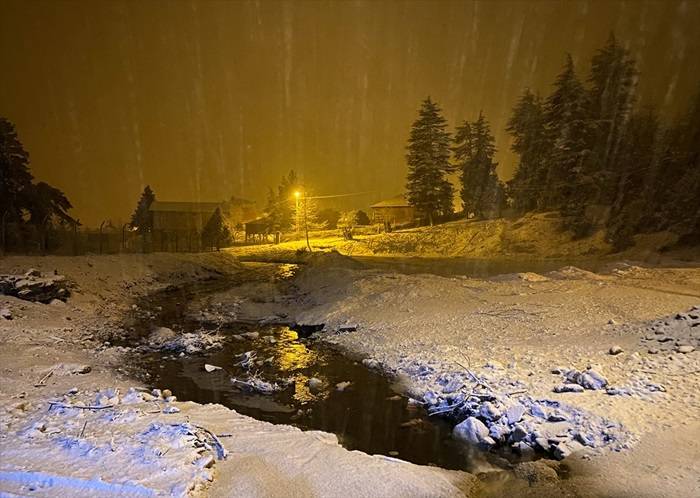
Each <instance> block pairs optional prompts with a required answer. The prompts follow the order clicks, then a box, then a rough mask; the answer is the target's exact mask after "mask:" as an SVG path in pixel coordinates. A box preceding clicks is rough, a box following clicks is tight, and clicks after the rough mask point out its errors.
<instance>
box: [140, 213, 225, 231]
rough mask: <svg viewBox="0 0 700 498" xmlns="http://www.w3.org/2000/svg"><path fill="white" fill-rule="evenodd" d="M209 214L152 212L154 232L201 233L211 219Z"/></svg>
mask: <svg viewBox="0 0 700 498" xmlns="http://www.w3.org/2000/svg"><path fill="white" fill-rule="evenodd" d="M212 214H213V212H211V213H191V212H181V211H154V212H153V229H154V230H196V231H201V230H202V228H204V225H205V224H206V223H207V221H208V220H209V218H211V215H212Z"/></svg>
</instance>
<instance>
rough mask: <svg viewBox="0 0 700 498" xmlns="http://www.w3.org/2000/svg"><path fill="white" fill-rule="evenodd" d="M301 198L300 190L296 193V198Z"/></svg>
mask: <svg viewBox="0 0 700 498" xmlns="http://www.w3.org/2000/svg"><path fill="white" fill-rule="evenodd" d="M300 196H301V192H299V191H298V190H297V191H296V192H294V197H296V198H297V199H298V198H299V197H300Z"/></svg>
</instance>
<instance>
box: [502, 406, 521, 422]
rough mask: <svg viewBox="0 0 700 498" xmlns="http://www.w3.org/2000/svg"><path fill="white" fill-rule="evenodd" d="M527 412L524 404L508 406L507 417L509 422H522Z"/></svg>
mask: <svg viewBox="0 0 700 498" xmlns="http://www.w3.org/2000/svg"><path fill="white" fill-rule="evenodd" d="M524 414H525V407H524V406H523V405H520V404H518V405H511V406H509V407H508V408H506V418H507V419H508V423H509V424H515V423H517V422H520V420H521V419H522V418H523V415H524Z"/></svg>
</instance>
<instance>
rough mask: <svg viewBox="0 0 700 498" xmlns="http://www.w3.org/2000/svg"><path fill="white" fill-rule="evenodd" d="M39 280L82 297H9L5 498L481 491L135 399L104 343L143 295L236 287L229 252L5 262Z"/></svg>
mask: <svg viewBox="0 0 700 498" xmlns="http://www.w3.org/2000/svg"><path fill="white" fill-rule="evenodd" d="M28 268H36V269H38V270H39V271H40V272H45V273H46V274H50V275H53V274H54V273H56V274H60V275H65V276H66V278H67V280H68V281H69V282H70V284H69V285H68V289H69V290H70V293H71V296H70V297H69V298H68V299H67V301H66V302H63V301H53V302H52V303H51V304H41V303H34V302H29V301H26V300H21V299H18V298H16V297H10V296H2V297H0V311H1V312H2V316H0V340H1V341H2V344H3V347H2V348H0V365H1V369H0V406H1V408H0V495H2V496H91V497H92V496H195V495H197V496H199V495H206V496H217V497H218V496H246V497H248V496H261V497H262V496H265V497H268V496H285V497H287V496H343V497H345V496H349V495H352V496H387V497H389V496H397V495H401V496H436V497H437V496H465V495H469V494H471V491H472V490H473V489H474V487H475V478H474V477H473V476H471V475H470V474H467V473H465V472H456V471H446V470H443V469H439V468H434V467H421V466H417V465H413V464H409V463H406V462H402V461H398V460H395V459H391V458H387V457H382V456H370V455H367V454H364V453H361V452H357V451H348V450H346V449H344V448H342V447H341V446H340V445H339V444H338V441H337V439H336V438H335V436H333V435H329V434H325V433H320V432H302V431H300V430H298V429H295V428H293V427H289V426H276V425H271V424H268V423H265V422H260V421H257V420H254V419H251V418H249V417H245V416H242V415H239V414H237V413H236V412H234V411H232V410H229V409H227V408H225V407H223V406H220V405H198V404H195V403H186V402H180V401H178V400H177V399H173V398H169V397H168V396H167V395H168V394H170V393H167V392H165V391H163V392H161V393H155V396H154V395H153V394H151V393H148V392H145V391H143V390H142V389H139V386H136V389H132V388H131V386H132V385H133V380H131V379H129V378H128V377H127V376H126V374H125V371H124V370H123V368H122V367H123V365H124V363H125V362H126V361H128V360H129V356H128V354H127V352H126V351H125V350H124V348H122V347H114V346H112V345H110V344H109V343H108V342H105V339H106V338H110V337H113V336H119V333H120V328H119V327H120V320H121V318H122V317H123V315H124V313H125V312H126V311H127V310H130V309H131V306H132V302H133V299H135V298H137V297H139V296H143V295H145V294H147V293H150V292H154V291H156V290H159V289H163V288H165V287H167V286H169V285H188V284H189V283H193V282H196V281H209V280H212V279H216V278H222V277H223V278H230V279H234V280H235V279H236V278H238V277H239V276H240V274H241V273H242V272H244V271H246V269H244V268H242V267H241V265H239V264H238V263H237V262H236V261H235V259H234V258H232V257H231V256H230V255H228V254H226V253H218V254H202V255H172V254H154V255H123V256H104V257H90V256H89V257H79V258H53V257H46V258H32V257H10V258H6V259H2V260H0V274H3V273H8V274H22V273H24V272H25V271H26V270H27V269H28ZM164 387H165V386H164ZM164 395H165V396H164ZM217 440H218V443H217ZM219 443H220V445H221V446H223V448H224V450H225V453H226V456H225V458H224V456H223V452H222V451H221V447H220V446H219Z"/></svg>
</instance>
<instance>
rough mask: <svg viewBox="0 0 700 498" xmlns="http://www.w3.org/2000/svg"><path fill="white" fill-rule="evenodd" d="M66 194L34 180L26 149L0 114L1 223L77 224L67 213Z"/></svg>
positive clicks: (42, 226)
mask: <svg viewBox="0 0 700 498" xmlns="http://www.w3.org/2000/svg"><path fill="white" fill-rule="evenodd" d="M72 207H73V206H72V205H71V203H70V201H69V200H68V198H67V197H66V195H65V194H64V193H63V192H61V191H60V190H59V189H57V188H55V187H52V186H51V185H49V184H48V183H46V182H35V181H34V175H32V173H31V171H30V170H29V153H28V152H27V151H26V150H25V148H24V145H23V144H22V142H21V141H20V139H19V137H18V136H17V131H16V130H15V125H14V124H13V123H12V122H11V121H10V120H9V119H7V118H4V117H2V116H0V217H1V218H2V223H3V225H4V223H16V224H19V225H20V226H22V225H33V226H36V227H38V228H39V229H42V230H43V229H44V228H46V227H47V226H48V225H50V224H53V223H58V224H70V225H73V224H77V223H78V222H77V221H76V220H74V219H73V218H72V217H71V216H70V215H69V214H68V210H70V209H71V208H72Z"/></svg>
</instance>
